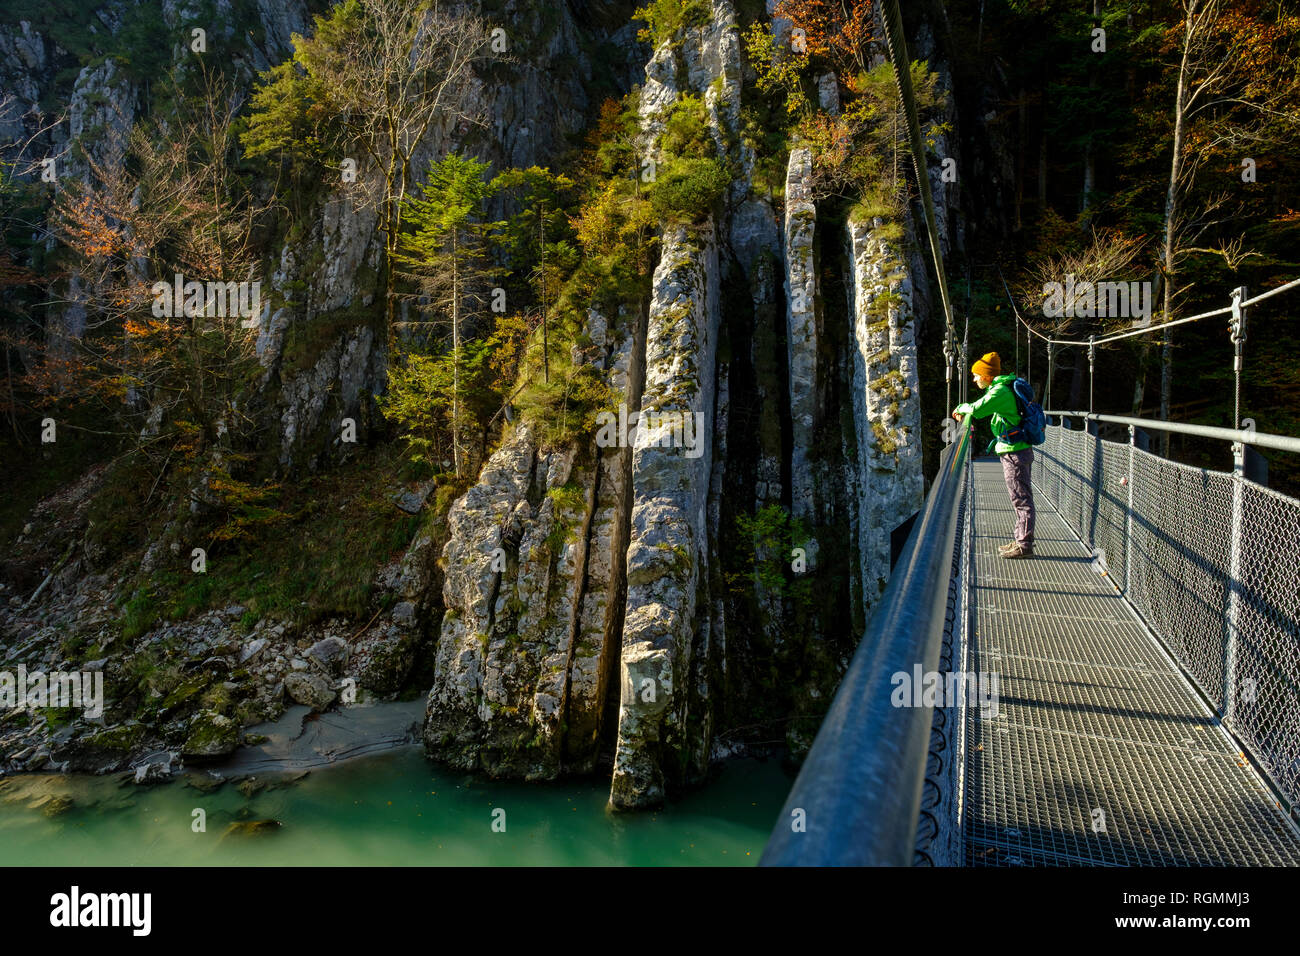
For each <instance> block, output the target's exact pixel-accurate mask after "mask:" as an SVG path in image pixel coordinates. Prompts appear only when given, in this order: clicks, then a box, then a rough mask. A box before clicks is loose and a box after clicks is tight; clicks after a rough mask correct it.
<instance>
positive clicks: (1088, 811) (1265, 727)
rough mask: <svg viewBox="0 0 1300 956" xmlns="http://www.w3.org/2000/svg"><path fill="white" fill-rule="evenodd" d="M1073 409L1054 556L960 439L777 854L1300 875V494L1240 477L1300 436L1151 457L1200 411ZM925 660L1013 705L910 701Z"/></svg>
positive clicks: (1045, 448) (787, 816)
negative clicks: (1015, 536) (1184, 414)
mask: <svg viewBox="0 0 1300 956" xmlns="http://www.w3.org/2000/svg"><path fill="white" fill-rule="evenodd" d="M1049 415H1050V416H1051V420H1052V421H1053V424H1051V425H1050V426H1049V428H1048V439H1047V442H1046V443H1045V444H1044V445H1040V446H1038V448H1036V449H1035V462H1034V492H1035V502H1036V505H1037V512H1038V515H1037V527H1036V529H1035V535H1034V550H1035V557H1034V558H1033V559H1031V560H1026V561H1006V560H1001V559H999V558H998V556H997V554H996V550H995V549H996V545H998V544H1000V543H1002V542H1003V541H1006V540H1008V539H1009V538H1010V537H1011V528H1012V524H1013V521H1014V512H1013V511H1012V510H1011V505H1010V502H1009V500H1008V497H1007V493H1006V488H1005V486H1004V484H1003V480H1002V473H1001V469H1000V468H999V467H998V464H997V462H996V460H987V459H979V458H977V459H974V460H968V457H969V448H970V442H971V436H970V429H969V428H967V429H964V433H963V434H962V436H961V437H960V439H959V440H958V441H956V442H954V443H953V444H952V445H949V446H948V448H947V449H946V450H945V452H944V460H943V464H942V468H941V471H940V474H939V476H938V477H937V479H936V481H935V482H934V485H933V486H932V489H931V492H930V495H929V497H928V498H927V501H926V505H925V509H924V510H923V512H922V514H921V517H920V518H919V519H918V521H917V523H916V526H915V528H914V529H913V534H912V537H911V539H910V540H909V541H908V544H907V547H906V549H905V551H904V553H903V554H902V556H901V557H900V560H899V563H898V565H897V566H896V568H895V570H894V574H893V577H892V578H891V580H890V583H889V587H888V588H887V590H886V593H885V595H884V597H883V598H882V601H881V604H880V605H879V606H878V608H877V610H876V612H875V614H874V616H873V617H872V620H871V623H870V625H869V628H868V631H867V633H866V635H865V637H864V639H863V641H862V644H861V645H860V647H859V649H858V652H857V654H856V656H855V657H854V659H853V661H852V663H851V664H850V668H849V671H848V673H847V675H846V676H845V678H844V680H843V682H842V683H841V686H840V689H839V691H838V693H837V695H836V698H835V700H834V702H833V703H832V705H831V708H830V711H829V712H828V714H827V717H826V720H825V722H824V723H823V725H822V728H821V731H820V732H819V734H818V737H817V739H816V742H815V743H814V745H813V748H812V751H811V752H810V754H809V756H808V759H807V761H806V762H805V764H804V766H803V769H802V771H801V772H800V774H799V777H798V779H797V780H796V782H795V785H794V788H793V789H792V791H791V794H790V797H789V799H788V800H787V803H786V806H785V808H784V809H783V811H782V814H781V816H780V817H779V818H778V820H777V822H776V825H775V828H774V830H773V833H772V837H771V839H770V842H769V844H768V847H767V849H766V851H765V854H764V857H763V863H764V864H767V865H800V864H804V865H837V864H838V865H845V864H883V865H911V864H922V865H925V864H934V865H970V866H1034V865H1040V866H1041V865H1048V866H1061V865H1098V866H1108V865H1109V866H1113V865H1160V866H1193V865H1225V866H1226V865H1233V866H1244V865H1249V866H1263V865H1300V826H1298V824H1300V806H1298V805H1300V501H1297V500H1296V499H1294V498H1289V497H1287V496H1284V495H1280V494H1278V493H1277V492H1275V491H1272V490H1271V489H1269V488H1267V487H1266V486H1264V485H1261V484H1258V483H1256V482H1254V481H1252V480H1251V479H1249V478H1248V477H1246V476H1245V474H1244V468H1243V467H1242V462H1243V459H1244V454H1243V449H1244V448H1245V447H1246V446H1247V445H1253V446H1254V447H1266V448H1274V449H1282V450H1287V451H1292V452H1300V439H1295V438H1287V437H1284V436H1276V435H1262V434H1257V433H1255V432H1253V431H1250V430H1239V431H1232V430H1229V429H1209V428H1206V427H1199V428H1198V429H1197V433H1198V434H1201V435H1202V436H1203V437H1217V438H1224V439H1227V440H1231V441H1232V442H1233V443H1234V446H1235V452H1236V453H1235V455H1234V461H1235V463H1236V467H1234V469H1233V470H1232V471H1224V472H1217V471H1212V470H1207V469H1202V468H1194V467H1190V466H1187V465H1183V464H1179V463H1176V462H1172V461H1169V460H1167V459H1164V458H1161V457H1159V456H1157V455H1155V454H1152V453H1151V452H1150V451H1147V450H1146V449H1145V448H1144V447H1140V446H1143V445H1145V444H1146V443H1147V442H1146V440H1145V436H1146V435H1147V433H1148V432H1147V430H1148V429H1155V428H1166V429H1168V430H1170V431H1180V430H1184V429H1186V428H1187V427H1189V426H1180V425H1177V424H1167V423H1163V422H1140V423H1139V422H1137V421H1135V420H1132V419H1122V418H1115V417H1112V416H1104V415H1092V414H1089V413H1086V412H1074V413H1070V412H1049ZM1071 422H1074V423H1075V425H1076V427H1070V423H1071ZM1108 431H1109V432H1116V431H1118V435H1119V436H1122V435H1123V433H1124V432H1125V431H1127V433H1128V437H1127V440H1120V438H1119V437H1118V436H1117V437H1116V438H1115V439H1114V440H1112V439H1109V438H1106V437H1103V435H1104V433H1106V432H1108ZM1207 432H1208V433H1217V434H1206V433H1207ZM918 667H919V668H920V669H921V670H922V671H923V672H924V673H927V674H929V673H936V674H948V673H960V674H966V675H969V677H970V681H971V683H970V686H978V687H980V688H981V689H984V688H986V686H988V685H987V684H986V683H985V682H984V681H982V680H981V678H983V677H987V676H988V675H995V677H996V683H995V684H992V685H991V686H993V687H994V688H995V689H996V693H995V695H994V699H993V706H989V701H988V699H986V698H985V697H980V699H978V700H976V699H973V697H974V695H969V694H967V695H963V694H960V693H959V694H956V695H947V696H944V695H942V694H941V695H939V699H938V700H936V701H934V706H915V704H917V701H915V700H913V701H911V702H910V703H912V704H913V705H914V706H897V695H895V694H894V691H895V689H896V687H898V686H899V683H900V676H899V675H908V676H909V677H910V675H911V674H912V673H913V672H914V670H916V669H917V668H918ZM922 703H924V702H922Z"/></svg>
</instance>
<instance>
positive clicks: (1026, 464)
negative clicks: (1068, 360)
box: [952, 352, 1034, 558]
mask: <svg viewBox="0 0 1300 956" xmlns="http://www.w3.org/2000/svg"><path fill="white" fill-rule="evenodd" d="M971 374H972V376H973V377H974V379H975V384H976V385H978V386H979V387H980V388H982V389H986V391H985V392H984V394H983V395H981V396H980V397H979V399H977V400H976V401H974V402H963V403H962V404H960V405H958V406H957V407H956V408H955V409H953V412H952V417H953V418H955V419H957V420H958V421H961V420H962V418H963V417H965V416H967V415H969V416H971V417H972V418H987V417H989V416H992V420H991V421H990V422H989V424H990V425H991V426H992V428H993V435H994V439H993V451H994V452H995V453H996V454H997V455H998V457H999V458H1001V459H1002V477H1003V478H1005V479H1006V482H1007V493H1008V494H1010V495H1011V504H1012V506H1013V507H1014V508H1015V509H1016V539H1015V540H1014V541H1008V542H1007V543H1006V544H1004V545H1002V546H1001V547H999V548H998V554H1000V555H1001V556H1002V557H1004V558H1032V557H1033V556H1034V490H1033V487H1032V485H1031V484H1030V478H1029V472H1030V469H1031V468H1032V467H1033V464H1034V449H1033V446H1032V445H1031V444H1030V443H1029V441H1028V440H1027V438H1026V436H1025V434H1024V432H1023V430H1021V429H1020V428H1019V426H1020V424H1021V414H1020V408H1019V406H1018V404H1017V403H1016V395H1015V392H1013V391H1012V388H1011V383H1012V382H1014V381H1015V378H1016V377H1015V376H1014V375H1003V374H1002V360H1001V359H1000V358H998V353H997V352H989V353H988V354H987V355H985V356H984V357H983V358H981V359H980V360H979V361H977V362H975V363H974V364H973V365H972V366H971Z"/></svg>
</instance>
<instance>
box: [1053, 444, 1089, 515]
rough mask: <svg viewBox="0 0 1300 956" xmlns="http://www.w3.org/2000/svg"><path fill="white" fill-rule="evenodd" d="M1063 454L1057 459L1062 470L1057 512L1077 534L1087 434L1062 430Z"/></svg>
mask: <svg viewBox="0 0 1300 956" xmlns="http://www.w3.org/2000/svg"><path fill="white" fill-rule="evenodd" d="M1060 438H1061V454H1060V455H1059V456H1058V458H1057V463H1058V466H1059V468H1060V490H1059V492H1058V498H1057V499H1056V507H1057V510H1058V511H1060V512H1061V517H1063V518H1064V519H1065V522H1066V524H1068V525H1069V526H1070V528H1071V530H1073V531H1074V533H1075V534H1078V533H1079V509H1080V496H1081V495H1082V492H1083V476H1082V475H1081V474H1080V471H1079V469H1080V466H1081V464H1082V454H1083V449H1082V447H1081V446H1082V443H1083V440H1084V439H1085V438H1086V435H1085V433H1083V432H1081V431H1075V430H1073V429H1069V428H1062V429H1061V430H1060Z"/></svg>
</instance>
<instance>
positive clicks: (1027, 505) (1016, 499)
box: [1001, 448, 1034, 548]
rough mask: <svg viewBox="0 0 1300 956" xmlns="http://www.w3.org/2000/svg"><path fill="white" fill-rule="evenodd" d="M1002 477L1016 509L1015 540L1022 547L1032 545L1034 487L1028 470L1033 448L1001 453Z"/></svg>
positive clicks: (1032, 456) (1030, 466)
mask: <svg viewBox="0 0 1300 956" xmlns="http://www.w3.org/2000/svg"><path fill="white" fill-rule="evenodd" d="M1001 457H1002V477H1003V478H1005V479H1006V482H1007V493H1008V494H1009V495H1011V504H1012V506H1013V507H1014V508H1015V509H1016V541H1018V542H1019V543H1020V546H1021V547H1022V548H1032V547H1033V546H1034V489H1033V486H1032V485H1031V484H1030V480H1029V472H1030V469H1031V468H1032V467H1033V464H1034V450H1033V449H1032V448H1023V449H1021V450H1020V451H1013V452H1008V453H1007V454H1005V455H1002V456H1001Z"/></svg>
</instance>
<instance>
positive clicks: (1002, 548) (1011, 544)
mask: <svg viewBox="0 0 1300 956" xmlns="http://www.w3.org/2000/svg"><path fill="white" fill-rule="evenodd" d="M1018 547H1020V545H1018V544H1017V543H1016V542H1014V541H1008V542H1007V543H1006V544H1000V545H998V554H1006V553H1007V552H1008V551H1010V550H1011V549H1012V548H1018Z"/></svg>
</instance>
